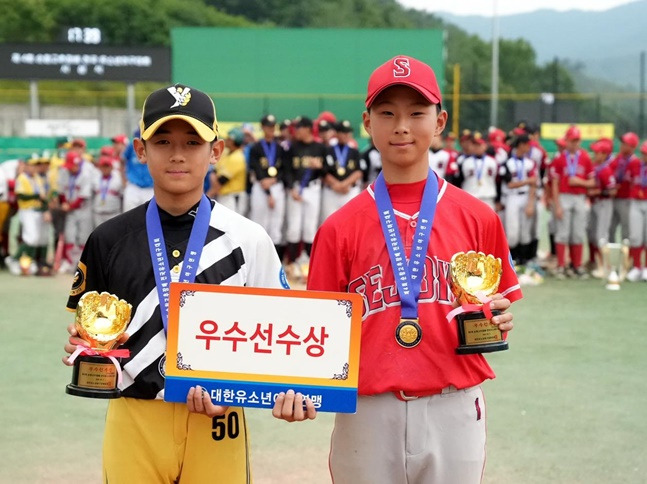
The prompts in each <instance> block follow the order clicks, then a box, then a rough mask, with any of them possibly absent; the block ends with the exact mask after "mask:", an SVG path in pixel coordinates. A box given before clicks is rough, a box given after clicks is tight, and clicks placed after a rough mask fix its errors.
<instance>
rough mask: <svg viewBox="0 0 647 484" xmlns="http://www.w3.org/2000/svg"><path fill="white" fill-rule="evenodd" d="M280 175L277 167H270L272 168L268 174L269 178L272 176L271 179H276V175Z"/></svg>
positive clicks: (268, 170)
mask: <svg viewBox="0 0 647 484" xmlns="http://www.w3.org/2000/svg"><path fill="white" fill-rule="evenodd" d="M278 173H279V171H278V170H277V169H276V167H275V166H270V167H269V168H268V169H267V174H268V175H269V176H271V177H275V176H276V175H278Z"/></svg>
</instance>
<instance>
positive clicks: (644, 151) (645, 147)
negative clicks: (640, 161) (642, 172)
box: [640, 141, 647, 155]
mask: <svg viewBox="0 0 647 484" xmlns="http://www.w3.org/2000/svg"><path fill="white" fill-rule="evenodd" d="M640 152H641V153H642V154H643V155H647V141H645V142H644V143H643V144H642V145H640Z"/></svg>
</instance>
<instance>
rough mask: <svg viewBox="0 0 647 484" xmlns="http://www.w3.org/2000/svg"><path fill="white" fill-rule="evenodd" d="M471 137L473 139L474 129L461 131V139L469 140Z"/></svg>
mask: <svg viewBox="0 0 647 484" xmlns="http://www.w3.org/2000/svg"><path fill="white" fill-rule="evenodd" d="M470 139H472V131H471V130H469V129H464V130H463V131H462V132H461V139H460V141H467V140H470Z"/></svg>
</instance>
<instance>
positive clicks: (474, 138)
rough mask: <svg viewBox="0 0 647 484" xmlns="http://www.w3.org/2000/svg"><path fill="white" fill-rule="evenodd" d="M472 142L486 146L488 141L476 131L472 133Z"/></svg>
mask: <svg viewBox="0 0 647 484" xmlns="http://www.w3.org/2000/svg"><path fill="white" fill-rule="evenodd" d="M472 142H474V143H476V144H478V145H484V144H487V141H485V138H483V135H482V134H481V133H479V132H478V131H474V132H473V133H472Z"/></svg>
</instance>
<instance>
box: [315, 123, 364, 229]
mask: <svg viewBox="0 0 647 484" xmlns="http://www.w3.org/2000/svg"><path fill="white" fill-rule="evenodd" d="M352 132H353V127H352V125H351V124H350V121H348V120H344V121H342V122H340V123H339V124H338V126H337V143H336V144H334V145H332V146H329V147H328V154H327V155H326V163H325V165H324V182H323V183H324V188H323V194H322V196H321V220H322V221H324V220H326V219H327V218H328V217H329V216H330V215H331V214H332V213H333V212H335V211H337V210H338V209H340V208H341V207H342V206H344V205H345V204H346V203H347V202H348V201H349V200H350V199H352V198H354V197H356V196H357V195H358V194H359V192H360V191H361V189H362V187H361V180H362V176H363V173H364V172H365V171H366V169H367V167H366V164H365V163H366V162H365V161H364V160H363V159H362V158H361V157H360V155H359V151H357V149H355V148H353V147H351V146H349V145H348V141H349V136H350V133H352Z"/></svg>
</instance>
